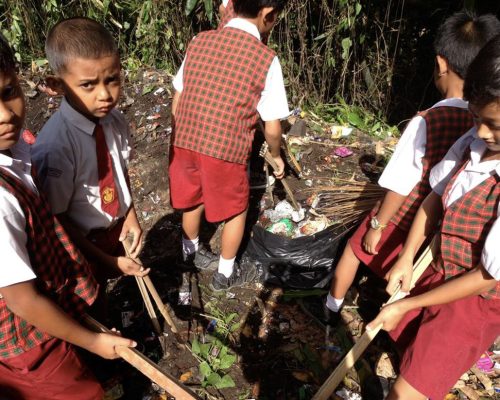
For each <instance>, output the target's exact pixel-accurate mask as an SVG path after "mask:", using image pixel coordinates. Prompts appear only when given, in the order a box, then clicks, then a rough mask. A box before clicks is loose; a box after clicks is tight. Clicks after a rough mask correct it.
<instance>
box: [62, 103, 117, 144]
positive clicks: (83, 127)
mask: <svg viewBox="0 0 500 400" xmlns="http://www.w3.org/2000/svg"><path fill="white" fill-rule="evenodd" d="M59 110H60V111H61V114H62V116H63V118H64V119H65V120H66V121H67V122H68V123H70V124H71V125H72V126H73V127H74V128H75V129H76V130H79V131H81V132H84V133H86V134H87V135H90V136H92V135H93V134H94V129H95V125H96V124H95V123H94V122H92V121H91V120H90V119H88V118H87V117H85V116H84V115H83V114H81V113H80V112H78V111H77V110H75V109H74V108H73V107H71V105H70V104H69V103H68V101H67V100H66V98H64V99H63V100H62V102H61V106H60V107H59ZM110 119H111V113H109V114H108V115H106V116H105V117H103V118H101V119H100V120H99V123H100V124H101V125H105V124H106V123H107V122H109V121H110Z"/></svg>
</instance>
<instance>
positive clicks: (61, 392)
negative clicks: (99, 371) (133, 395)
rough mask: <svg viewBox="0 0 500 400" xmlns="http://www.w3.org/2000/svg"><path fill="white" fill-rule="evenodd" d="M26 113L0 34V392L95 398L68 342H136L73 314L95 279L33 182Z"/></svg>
mask: <svg viewBox="0 0 500 400" xmlns="http://www.w3.org/2000/svg"><path fill="white" fill-rule="evenodd" d="M24 116H25V103H24V96H23V93H22V90H21V87H20V85H19V81H18V78H17V75H16V66H15V61H14V56H13V53H12V51H11V49H10V48H9V46H8V44H7V42H6V41H5V39H4V38H3V37H2V36H0V254H1V255H2V262H1V263H0V398H2V399H9V400H20V399H24V400H35V399H36V400H67V399H77V400H100V399H102V395H103V391H102V389H101V387H100V385H99V383H98V382H97V381H96V379H95V378H94V376H93V375H92V373H91V372H90V371H89V369H88V368H87V367H86V366H85V364H83V363H82V361H81V359H80V357H79V356H78V354H77V352H76V350H75V348H74V346H73V345H77V346H80V347H82V348H84V349H86V350H88V351H91V352H93V353H96V354H98V355H100V356H102V357H105V358H117V357H118V355H117V354H116V352H115V346H135V343H134V342H133V341H132V340H129V339H125V338H121V337H119V336H116V335H112V334H105V333H94V332H91V331H89V330H88V329H86V328H84V327H83V326H82V325H80V323H78V322H77V319H78V318H79V317H81V316H82V313H83V312H84V311H85V309H86V308H87V307H88V306H89V305H91V304H92V303H93V302H94V300H95V298H96V295H97V284H96V281H95V280H94V278H93V277H92V274H91V271H90V267H89V265H88V263H87V261H86V260H85V259H84V258H83V256H82V255H81V254H80V252H79V251H78V250H77V249H76V248H75V247H74V246H73V244H72V243H71V241H70V240H69V238H68V236H67V234H66V232H65V231H64V229H63V228H62V227H61V225H60V224H59V222H58V220H57V219H56V218H55V217H54V216H53V215H52V214H51V212H50V208H49V205H48V203H47V202H46V200H45V198H44V197H43V195H41V194H40V192H39V189H38V188H37V187H36V186H35V184H34V181H33V178H32V175H31V161H30V155H29V154H30V148H29V145H28V144H27V143H25V142H24V140H23V139H22V138H21V139H20V133H21V131H22V126H23V123H24ZM70 343H71V344H70Z"/></svg>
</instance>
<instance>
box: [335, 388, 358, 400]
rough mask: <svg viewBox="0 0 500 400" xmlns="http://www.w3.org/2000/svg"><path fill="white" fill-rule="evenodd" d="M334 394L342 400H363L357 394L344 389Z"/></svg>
mask: <svg viewBox="0 0 500 400" xmlns="http://www.w3.org/2000/svg"><path fill="white" fill-rule="evenodd" d="M335 394H336V395H337V396H339V397H340V398H342V399H344V400H363V398H362V397H361V395H360V394H359V393H354V392H353V391H351V390H349V389H346V388H343V389H341V390H339V391H338V392H335Z"/></svg>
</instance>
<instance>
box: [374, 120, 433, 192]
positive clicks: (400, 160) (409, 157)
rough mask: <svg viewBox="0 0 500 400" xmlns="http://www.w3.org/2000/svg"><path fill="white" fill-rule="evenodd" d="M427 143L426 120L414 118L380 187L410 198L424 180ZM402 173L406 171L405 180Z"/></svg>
mask: <svg viewBox="0 0 500 400" xmlns="http://www.w3.org/2000/svg"><path fill="white" fill-rule="evenodd" d="M426 143H427V127H426V124H425V120H424V119H423V118H422V117H420V116H417V117H414V118H412V120H411V121H410V122H409V123H408V125H407V126H406V129H405V130H404V132H403V135H401V138H400V139H399V142H398V145H397V146H396V150H395V151H394V154H393V155H392V157H391V159H390V160H389V163H388V164H387V166H386V167H385V169H384V172H383V173H382V175H381V176H380V179H379V181H378V183H379V185H380V186H382V187H384V188H386V189H389V190H392V191H393V192H396V193H398V194H400V195H402V196H408V195H409V194H410V192H411V191H412V190H413V188H414V187H415V185H416V184H417V183H418V182H420V180H421V179H422V173H423V171H424V166H423V163H422V158H423V157H424V155H425V146H426ZM401 171H404V179H401V176H402V175H401Z"/></svg>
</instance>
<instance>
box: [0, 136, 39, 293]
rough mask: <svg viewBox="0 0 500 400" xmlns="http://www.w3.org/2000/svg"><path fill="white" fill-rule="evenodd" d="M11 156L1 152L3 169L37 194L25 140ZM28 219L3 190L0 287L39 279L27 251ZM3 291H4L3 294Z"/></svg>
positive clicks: (1, 190)
mask: <svg viewBox="0 0 500 400" xmlns="http://www.w3.org/2000/svg"><path fill="white" fill-rule="evenodd" d="M10 151H11V153H12V157H9V156H7V155H5V154H3V153H0V169H2V172H7V173H9V174H11V175H13V176H14V177H16V178H18V179H20V180H21V182H22V183H23V184H24V185H25V186H26V187H27V188H29V189H30V190H31V191H33V192H34V193H37V194H38V191H37V189H36V188H35V185H34V183H33V179H32V178H31V163H30V149H29V145H28V144H26V143H25V142H24V141H23V140H22V139H20V140H19V142H18V143H16V144H15V145H14V146H13V147H11V149H10ZM25 229H26V218H25V215H24V212H23V211H22V209H21V206H20V205H19V202H18V200H17V199H16V197H15V196H14V195H12V194H11V193H10V192H8V191H7V190H6V189H4V188H2V187H0V255H1V257H2V261H1V262H0V288H2V287H5V286H10V285H14V284H16V283H21V282H26V281H29V280H32V279H35V278H36V275H35V273H34V272H33V270H32V268H31V263H30V259H29V256H28V251H27V249H26V243H27V240H28V238H27V235H26V231H25ZM0 292H1V291H0Z"/></svg>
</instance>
